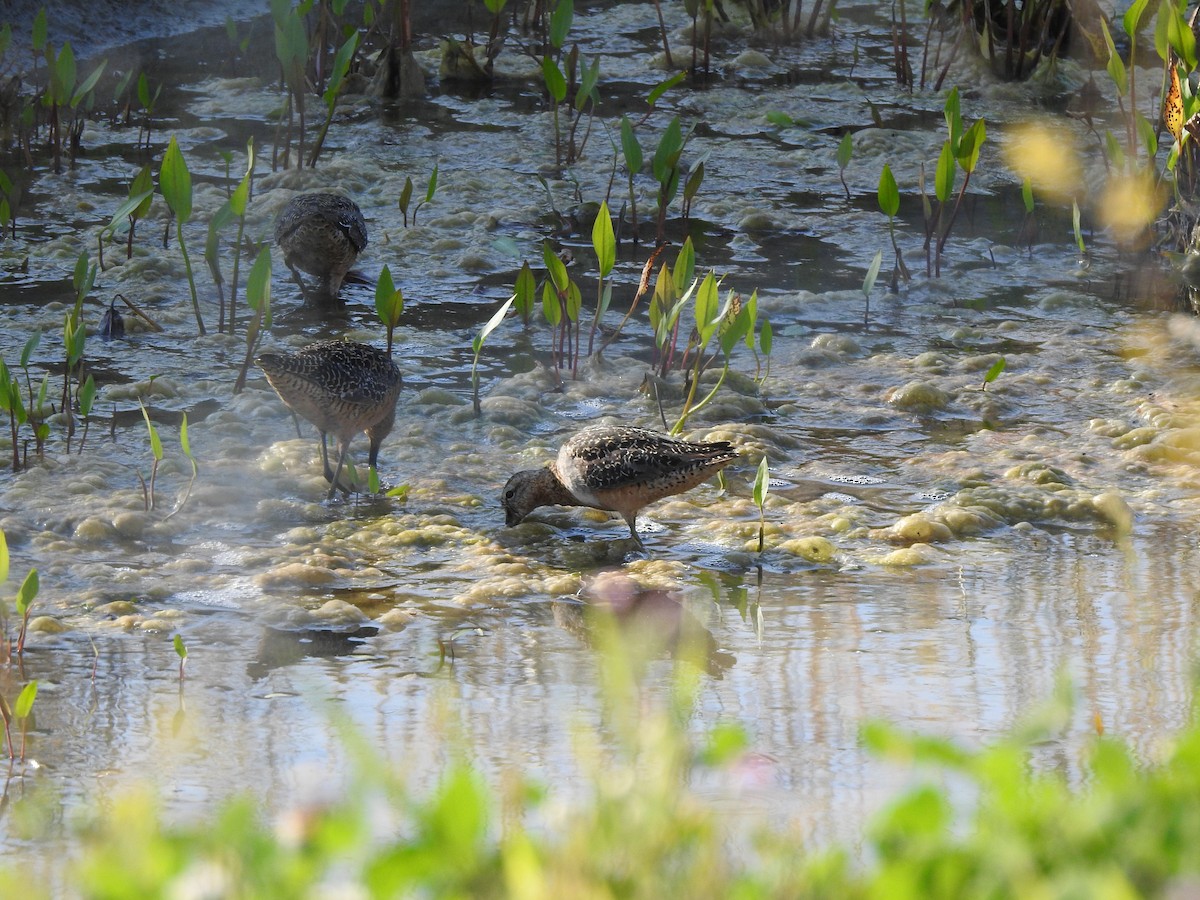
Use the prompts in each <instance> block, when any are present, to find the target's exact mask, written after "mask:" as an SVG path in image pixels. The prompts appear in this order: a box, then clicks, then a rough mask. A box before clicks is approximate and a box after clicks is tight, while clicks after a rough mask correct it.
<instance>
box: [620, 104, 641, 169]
mask: <svg viewBox="0 0 1200 900" xmlns="http://www.w3.org/2000/svg"><path fill="white" fill-rule="evenodd" d="M621 152H622V153H624V154H625V168H627V169H628V170H629V174H630V175H631V176H633V175H636V174H637V173H638V172H640V171H642V162H643V160H642V145H641V144H639V143H638V139H637V134H635V133H634V130H633V123H632V122H630V121H629V118H628V117H627V116H621Z"/></svg>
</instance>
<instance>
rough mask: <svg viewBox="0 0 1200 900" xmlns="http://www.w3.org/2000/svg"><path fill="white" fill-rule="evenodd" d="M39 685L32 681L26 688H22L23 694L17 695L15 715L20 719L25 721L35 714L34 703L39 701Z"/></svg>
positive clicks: (14, 705) (14, 708)
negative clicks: (32, 713)
mask: <svg viewBox="0 0 1200 900" xmlns="http://www.w3.org/2000/svg"><path fill="white" fill-rule="evenodd" d="M37 692H38V683H37V681H31V682H29V684H27V685H25V687H23V688H21V693H20V694H18V695H17V702H16V703H15V704H13V715H15V716H16V717H17V718H18V719H25V718H28V717H29V714H30V713H31V712H33V701H34V700H36V699H37Z"/></svg>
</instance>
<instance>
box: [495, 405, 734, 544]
mask: <svg viewBox="0 0 1200 900" xmlns="http://www.w3.org/2000/svg"><path fill="white" fill-rule="evenodd" d="M735 459H737V451H736V450H734V448H733V445H732V444H730V443H728V442H727V441H702V442H697V443H689V442H687V441H678V440H675V439H674V438H670V437H667V436H666V435H662V434H658V433H656V432H653V431H647V430H646V429H644V428H633V427H629V426H623V425H593V426H591V427H590V428H585V429H583V430H582V431H580V432H577V433H576V434H574V435H573V436H572V437H571V438H569V439H568V440H567V442H566V443H565V444H563V445H562V447H561V448H560V449H559V451H558V456H557V458H555V460H554V461H553V462H551V463H549V464H548V465H546V466H545V467H544V468H541V469H526V470H525V471H523V472H517V473H516V474H515V475H513V476H512V477H511V478H509V479H508V483H507V484H505V485H504V494H503V496H502V497H501V500H500V503H501V505H502V506H503V507H504V516H505V523H506V524H508V525H516V524H517V523H518V522H520V521H521V520H522V519H524V518H525V517H526V516H527V515H529V514H530V513H531V512H533V510H535V509H537V508H538V507H539V506H551V505H554V504H557V505H559V506H590V507H592V508H593V509H606V510H609V511H611V512H618V513H620V514H621V516H622V517H623V518H624V519H625V522H626V524H627V525H629V533H630V534H631V535H633V539H634V540H635V541H636V542H637V545H638V546H639V547H642V548H643V549H645V547H644V545H643V544H642V539H641V538H640V537H639V536H638V533H637V525H636V519H637V514H638V511H639V510H640V509H641V508H642V507H643V506H647V505H648V504H650V503H653V502H654V501H655V500H661V499H662V498H663V497H670V496H672V495H673V494H682V493H683V492H684V491H686V490H689V489H691V488H694V487H695V486H696V485H698V484H700V482H702V481H704V480H705V479H707V478H709V477H710V476H712V475H715V474H716V473H717V472H719V471H720V470H721V469H723V468H725V466H727V465H729V463H731V462H732V461H733V460H735Z"/></svg>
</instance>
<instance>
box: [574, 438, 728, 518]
mask: <svg viewBox="0 0 1200 900" xmlns="http://www.w3.org/2000/svg"><path fill="white" fill-rule="evenodd" d="M736 458H737V452H736V451H735V450H734V448H733V445H731V444H729V443H727V442H726V441H712V442H708V443H689V442H686V441H677V440H675V439H673V438H669V437H666V436H664V435H661V434H656V433H655V432H653V431H647V430H645V429H642V428H632V427H604V426H601V427H598V428H589V429H585V430H583V431H581V432H579V433H578V434H577V435H575V436H574V437H573V438H572V439H571V440H569V441H568V442H567V443H566V444H564V445H563V447H562V449H561V450H560V451H559V456H558V460H557V468H558V471H559V474H560V477H561V478H562V479H563V481H564V483H565V484H566V486H567V489H568V490H570V491H571V493H573V494H575V496H577V497H579V498H580V499H581V500H585V502H591V501H595V500H600V501H601V504H600V505H601V506H602V507H604V506H607V504H605V503H603V499H604V498H603V495H605V494H608V493H610V492H614V491H625V490H627V489H635V490H636V491H637V492H638V493H639V494H641V495H642V496H643V497H644V498H645V499H644V500H643V502H651V499H657V498H660V497H666V496H670V495H671V494H676V493H680V492H681V491H685V490H687V489H688V488H690V487H694V486H695V485H697V484H699V483H700V482H702V481H704V480H705V479H706V478H708V477H709V476H710V475H712V474H713V473H715V472H717V471H718V470H719V469H721V468H723V467H724V466H726V465H727V464H728V463H730V462H731V461H732V460H734V459H736Z"/></svg>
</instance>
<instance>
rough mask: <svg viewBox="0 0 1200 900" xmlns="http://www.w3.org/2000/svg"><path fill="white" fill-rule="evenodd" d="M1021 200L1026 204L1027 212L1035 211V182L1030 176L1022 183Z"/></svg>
mask: <svg viewBox="0 0 1200 900" xmlns="http://www.w3.org/2000/svg"><path fill="white" fill-rule="evenodd" d="M1021 200H1022V201H1023V202H1024V204H1025V212H1027V213H1031V212H1033V182H1032V181H1031V180H1030V179H1028V178H1026V179H1025V181H1024V182H1023V183H1022V184H1021Z"/></svg>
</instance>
